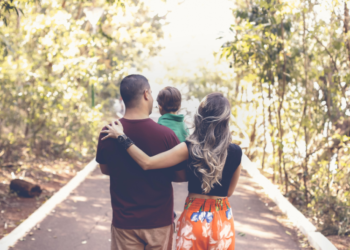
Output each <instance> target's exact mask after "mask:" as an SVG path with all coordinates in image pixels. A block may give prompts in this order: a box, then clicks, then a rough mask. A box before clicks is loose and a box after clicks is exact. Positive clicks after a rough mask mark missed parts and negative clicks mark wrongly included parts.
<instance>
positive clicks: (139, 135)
mask: <svg viewBox="0 0 350 250" xmlns="http://www.w3.org/2000/svg"><path fill="white" fill-rule="evenodd" d="M120 94H121V97H122V99H123V101H124V103H125V108H126V110H125V115H124V117H123V118H122V119H120V120H118V121H115V122H112V123H111V124H109V125H107V126H106V127H104V128H103V130H102V131H101V134H100V137H99V142H98V147H97V154H96V161H97V162H98V163H99V164H100V168H101V171H102V173H103V174H106V175H109V176H110V194H111V204H112V209H113V221H112V225H111V249H112V250H139V249H140V250H141V249H142V250H144V249H145V250H171V249H172V244H173V243H172V242H173V234H174V233H176V249H177V250H206V249H210V250H226V249H229V250H233V249H235V231H234V222H233V216H232V209H231V206H230V203H229V201H228V197H230V196H231V195H232V194H233V192H234V190H235V187H236V185H237V182H238V179H239V175H240V172H241V158H242V150H241V148H240V147H239V146H237V145H235V144H233V143H231V141H232V139H231V133H230V129H229V120H230V116H231V106H230V103H229V101H228V100H227V99H226V98H225V97H224V96H223V95H222V94H221V93H212V94H209V95H207V96H206V97H205V98H204V99H203V100H202V102H201V103H200V106H199V108H198V110H197V112H196V114H195V117H194V130H193V132H192V133H191V134H189V130H188V129H187V127H186V125H185V123H184V116H183V115H179V114H177V112H178V110H179V109H180V107H181V93H180V92H179V90H177V89H176V88H174V87H166V88H164V89H163V90H161V91H160V93H159V95H158V97H157V102H158V106H159V111H160V113H161V115H162V116H161V117H160V118H159V121H158V123H156V122H154V121H153V120H152V119H150V118H149V115H150V114H151V113H152V108H153V97H152V90H151V86H150V84H149V82H148V80H147V79H146V78H145V77H144V76H142V75H129V76H127V77H125V78H124V79H123V80H122V81H121V83H120ZM172 182H188V197H187V199H186V201H184V211H183V212H182V214H181V216H180V218H179V219H178V221H177V224H176V227H175V228H174V225H173V223H174V211H173V203H174V200H173V188H172ZM174 230H175V232H174Z"/></svg>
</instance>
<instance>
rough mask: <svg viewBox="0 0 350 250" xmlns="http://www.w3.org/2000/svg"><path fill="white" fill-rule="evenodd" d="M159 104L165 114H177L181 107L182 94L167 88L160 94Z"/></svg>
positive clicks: (175, 89) (174, 89) (172, 88)
mask: <svg viewBox="0 0 350 250" xmlns="http://www.w3.org/2000/svg"><path fill="white" fill-rule="evenodd" d="M157 102H158V104H159V105H160V106H162V108H163V110H164V111H165V112H167V113H169V112H176V111H178V110H179V109H180V107H181V93H180V91H179V90H178V89H177V88H174V87H165V88H164V89H162V90H161V91H160V92H159V94H158V97H157Z"/></svg>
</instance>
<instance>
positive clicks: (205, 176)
mask: <svg viewBox="0 0 350 250" xmlns="http://www.w3.org/2000/svg"><path fill="white" fill-rule="evenodd" d="M230 116H231V105H230V103H229V101H228V100H227V99H226V98H225V97H224V96H223V95H222V94H221V93H212V94H209V95H207V96H206V97H205V98H204V99H203V100H202V102H201V104H200V106H199V108H198V111H197V113H196V114H195V118H194V125H195V128H194V132H193V134H192V135H190V136H189V137H188V139H187V141H189V142H190V145H189V150H188V151H189V154H190V157H191V160H192V162H191V168H192V169H193V170H194V172H195V174H196V175H197V177H198V178H200V179H201V181H202V190H203V191H204V193H209V192H210V190H211V189H212V188H213V187H214V184H219V185H221V184H220V180H221V177H222V171H223V169H224V166H225V162H226V158H227V150H228V147H229V145H230V143H231V141H232V138H231V133H230V127H229V120H230Z"/></svg>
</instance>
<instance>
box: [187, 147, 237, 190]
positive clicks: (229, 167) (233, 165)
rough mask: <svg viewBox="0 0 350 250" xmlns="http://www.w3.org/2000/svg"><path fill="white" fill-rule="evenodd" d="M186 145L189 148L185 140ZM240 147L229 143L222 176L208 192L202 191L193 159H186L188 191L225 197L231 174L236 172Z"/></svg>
mask: <svg viewBox="0 0 350 250" xmlns="http://www.w3.org/2000/svg"><path fill="white" fill-rule="evenodd" d="M186 144H187V147H188V148H190V142H188V141H186ZM241 159H242V149H241V148H240V147H239V146H238V145H236V144H230V145H229V147H228V150H227V158H226V162H225V166H224V169H223V172H222V178H221V181H220V184H221V185H220V184H218V183H216V184H214V187H213V188H212V189H211V190H210V192H209V193H206V194H205V193H204V192H203V190H202V181H201V179H200V174H198V173H197V172H195V168H194V167H193V164H191V163H192V162H193V159H191V157H190V158H189V159H188V166H189V168H188V169H187V173H186V175H187V179H188V192H189V193H192V194H205V195H207V196H219V197H226V196H227V195H228V194H227V193H228V190H229V187H230V184H231V180H232V176H233V174H234V173H235V172H236V170H237V168H238V167H239V165H240V164H241Z"/></svg>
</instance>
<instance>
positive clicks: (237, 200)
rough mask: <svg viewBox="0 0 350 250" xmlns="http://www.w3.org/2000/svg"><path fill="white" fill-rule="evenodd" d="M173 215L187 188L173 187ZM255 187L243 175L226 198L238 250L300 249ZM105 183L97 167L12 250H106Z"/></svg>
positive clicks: (107, 207) (108, 212)
mask: <svg viewBox="0 0 350 250" xmlns="http://www.w3.org/2000/svg"><path fill="white" fill-rule="evenodd" d="M173 186H174V194H175V211H176V212H177V214H180V213H181V211H182V209H183V203H184V200H185V198H186V195H187V183H174V185H173ZM255 188H256V186H255V184H254V183H252V181H251V179H250V177H248V176H246V175H245V174H244V173H243V174H242V177H241V179H240V181H239V184H238V188H237V190H236V192H235V195H234V196H232V197H231V198H230V203H231V205H232V208H233V214H234V218H235V228H236V250H255V249H257V250H259V249H269V250H272V249H276V250H277V249H293V250H294V249H295V250H296V249H299V248H298V246H297V243H296V242H295V241H294V240H293V239H292V237H291V236H290V235H288V234H287V233H286V230H285V229H284V227H283V226H282V225H281V224H280V223H278V222H277V221H276V218H275V216H274V215H273V214H272V212H271V211H270V210H269V209H268V208H267V207H266V206H265V204H264V203H263V202H262V201H260V200H259V196H257V194H256V192H255ZM111 216H112V213H111V208H110V199H109V180H108V176H104V175H102V174H101V173H100V171H99V169H98V168H97V169H96V170H95V171H94V172H93V173H92V174H91V176H89V177H88V178H87V179H86V180H85V181H84V182H83V183H82V184H81V185H80V186H79V187H78V188H77V189H76V190H75V191H74V192H73V193H72V194H71V195H70V196H69V197H68V199H67V200H65V201H64V202H62V203H61V204H60V205H59V206H58V207H57V208H56V209H55V212H53V213H51V215H49V216H48V217H47V218H46V219H45V220H44V221H43V222H42V223H41V224H40V230H34V231H32V232H33V235H28V236H27V237H26V238H25V240H24V241H20V242H18V243H17V244H16V245H15V246H14V249H16V250H34V249H35V250H69V249H89V250H95V249H96V250H100V249H109V248H110V223H111Z"/></svg>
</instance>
